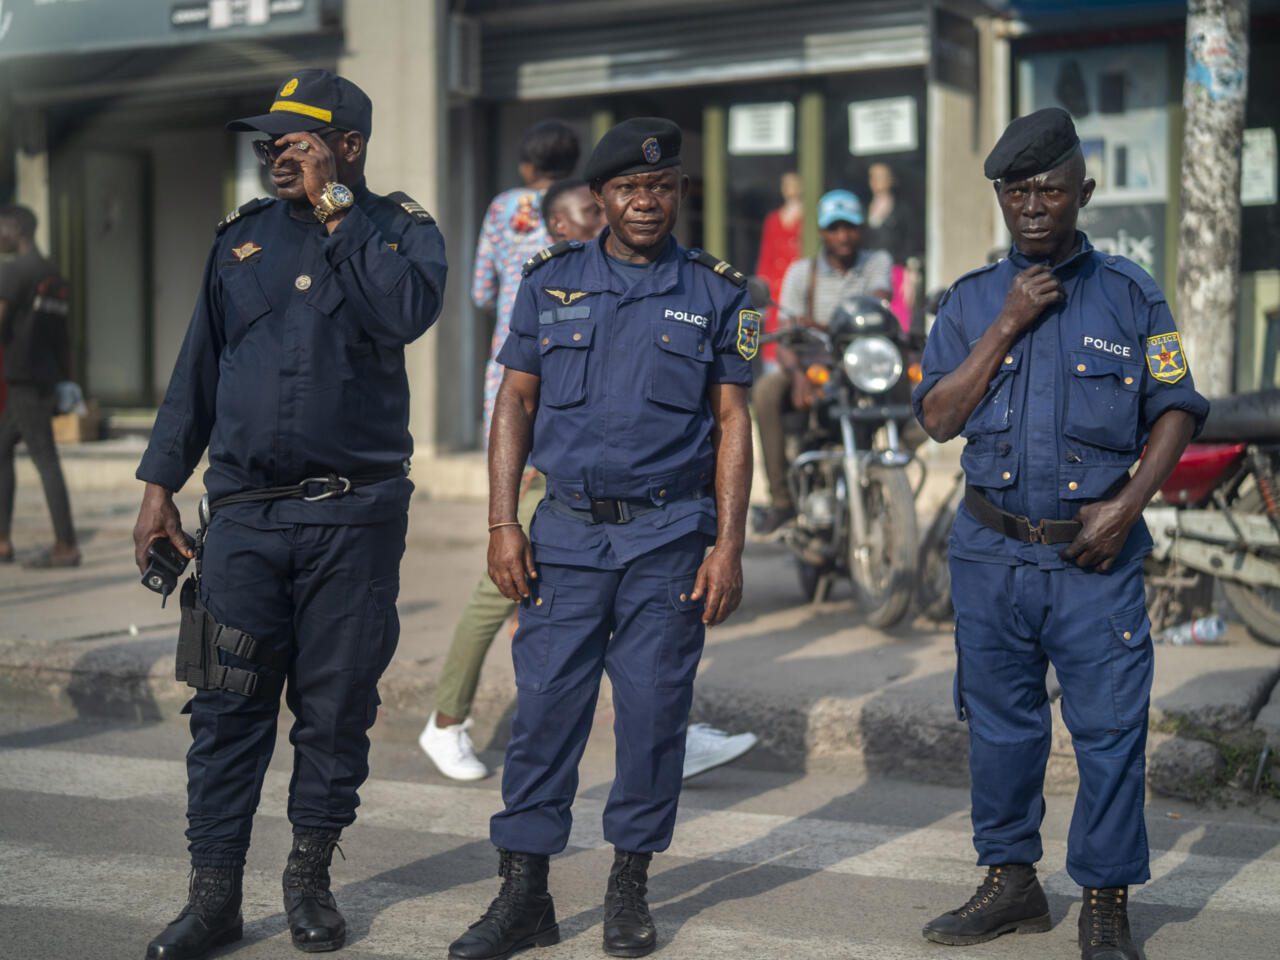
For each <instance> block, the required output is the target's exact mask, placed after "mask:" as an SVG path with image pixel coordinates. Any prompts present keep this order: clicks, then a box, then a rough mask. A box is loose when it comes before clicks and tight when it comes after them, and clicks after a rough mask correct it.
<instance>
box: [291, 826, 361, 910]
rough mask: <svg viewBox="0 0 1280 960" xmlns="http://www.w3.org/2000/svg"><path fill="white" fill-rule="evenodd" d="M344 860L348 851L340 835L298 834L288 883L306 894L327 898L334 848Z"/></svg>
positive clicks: (293, 889)
mask: <svg viewBox="0 0 1280 960" xmlns="http://www.w3.org/2000/svg"><path fill="white" fill-rule="evenodd" d="M335 850H337V851H338V855H339V856H340V857H342V859H343V860H345V859H347V855H346V854H345V853H343V852H342V847H340V846H338V838H337V837H336V836H333V837H321V836H310V835H305V834H297V835H296V836H295V844H294V848H293V852H292V853H290V854H289V863H288V866H287V867H286V869H285V887H286V889H288V890H290V891H295V892H297V893H298V894H300V895H302V896H303V897H315V898H317V899H324V898H326V897H328V896H329V895H330V891H329V864H330V863H331V862H332V860H333V851H335Z"/></svg>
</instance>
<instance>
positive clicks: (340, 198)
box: [315, 183, 356, 223]
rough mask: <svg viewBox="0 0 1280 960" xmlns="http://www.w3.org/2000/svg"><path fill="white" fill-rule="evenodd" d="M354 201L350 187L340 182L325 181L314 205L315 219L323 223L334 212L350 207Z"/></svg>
mask: <svg viewBox="0 0 1280 960" xmlns="http://www.w3.org/2000/svg"><path fill="white" fill-rule="evenodd" d="M355 202H356V197H355V194H354V193H352V192H351V188H350V187H348V186H346V185H345V184H341V183H326V184H325V185H324V193H322V194H320V202H319V203H317V204H316V205H315V215H316V219H317V220H319V221H320V222H321V223H324V222H325V221H326V220H328V219H329V218H330V217H332V216H333V215H334V214H335V213H340V212H341V211H343V210H349V209H351V205H352V204H353V203H355Z"/></svg>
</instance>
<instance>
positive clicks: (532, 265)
mask: <svg viewBox="0 0 1280 960" xmlns="http://www.w3.org/2000/svg"><path fill="white" fill-rule="evenodd" d="M582 246H583V245H582V241H580V240H561V241H560V242H559V243H553V244H552V245H551V246H549V247H546V248H545V249H542V250H539V251H538V252H537V253H535V254H534V255H533V256H532V257H530V258H529V259H528V260H526V261H525V262H524V266H523V267H521V268H520V273H521V274H522V275H523V276H526V277H527V276H528V275H529V274H531V273H533V271H535V270H537V269H538V268H539V267H540V266H542V265H543V264H544V263H547V262H548V261H549V260H551V259H553V258H554V257H558V256H560V255H561V254H565V253H568V252H569V251H570V250H581V249H582Z"/></svg>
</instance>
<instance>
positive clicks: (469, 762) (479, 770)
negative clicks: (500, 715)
mask: <svg viewBox="0 0 1280 960" xmlns="http://www.w3.org/2000/svg"><path fill="white" fill-rule="evenodd" d="M470 729H471V718H470V717H468V718H467V719H466V720H463V721H462V723H455V724H454V725H453V726H450V727H437V726H436V714H435V711H434V710H433V711H432V712H431V719H430V720H428V721H427V725H426V726H425V727H423V728H422V735H421V736H419V737H418V746H420V747H422V752H423V753H425V754H426V755H427V756H428V757H430V758H431V762H432V763H434V764H435V765H436V769H437V770H439V771H440V772H441V773H443V774H444V775H445V776H446V777H448V778H449V779H451V780H480V779H482V778H484V777H487V776H488V775H489V768H488V767H486V766H485V765H484V763H483V762H481V760H480V758H479V757H477V756H476V748H475V747H473V746H472V745H471V735H470V734H469V733H467V731H468V730H470Z"/></svg>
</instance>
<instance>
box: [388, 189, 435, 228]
mask: <svg viewBox="0 0 1280 960" xmlns="http://www.w3.org/2000/svg"><path fill="white" fill-rule="evenodd" d="M387 199H388V200H390V201H391V202H392V203H394V204H395V205H396V206H397V207H399V208H400V209H401V210H403V211H404V212H405V213H407V214H408V215H409V216H411V217H413V219H414V220H416V221H418V223H435V222H436V218H435V217H433V216H432V215H431V214H429V213H428V212H427V208H426V207H424V206H423V205H422V204H420V203H419V202H418V201H417V200H415V199H413V197H411V196H409V195H408V194H407V193H402V192H401V191H399V190H397V191H396V192H395V193H388V194H387Z"/></svg>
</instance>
